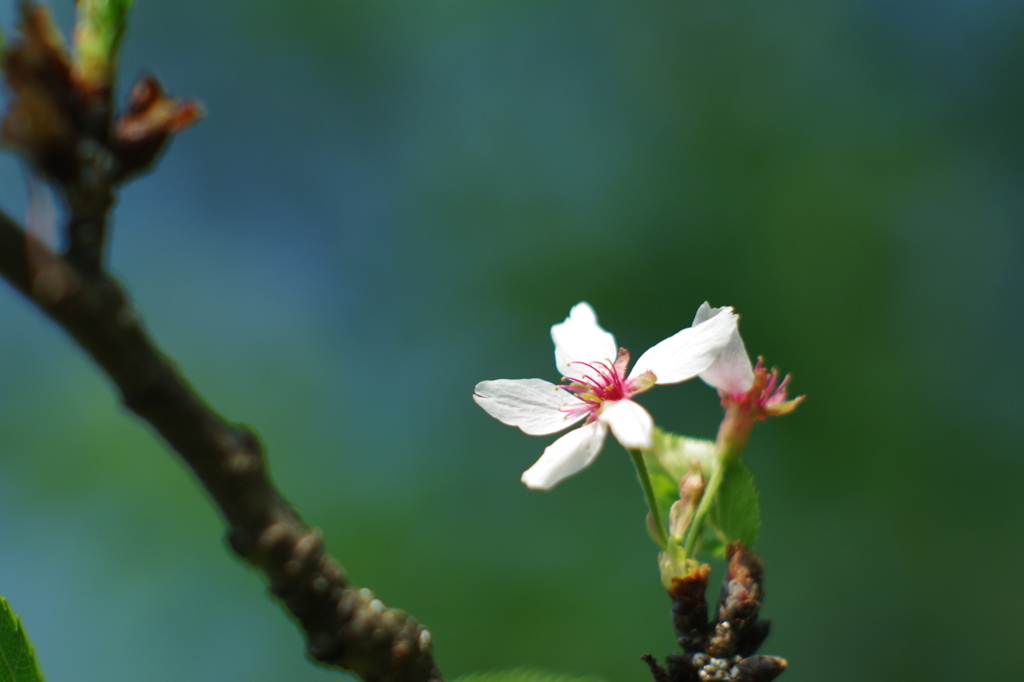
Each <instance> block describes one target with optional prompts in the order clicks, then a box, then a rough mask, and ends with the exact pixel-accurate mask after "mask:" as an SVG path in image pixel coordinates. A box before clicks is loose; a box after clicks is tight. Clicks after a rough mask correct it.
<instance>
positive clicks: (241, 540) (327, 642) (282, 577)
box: [0, 212, 441, 682]
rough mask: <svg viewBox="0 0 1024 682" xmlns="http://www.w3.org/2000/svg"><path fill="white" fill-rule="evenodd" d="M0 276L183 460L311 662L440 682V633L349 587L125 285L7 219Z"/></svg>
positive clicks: (401, 681) (315, 533) (246, 437)
mask: <svg viewBox="0 0 1024 682" xmlns="http://www.w3.org/2000/svg"><path fill="white" fill-rule="evenodd" d="M0 274H2V275H3V277H4V278H5V279H6V280H7V281H8V282H10V283H11V284H12V285H13V286H14V287H15V288H16V289H17V290H18V291H20V292H21V293H22V294H23V295H24V296H25V297H26V298H27V299H28V300H29V301H30V302H32V303H34V304H35V305H36V306H37V307H38V308H39V309H40V310H42V311H43V312H44V313H45V314H46V315H48V316H49V317H50V318H51V319H53V320H54V321H55V322H56V323H57V324H59V325H60V326H61V327H63V329H64V330H65V331H66V332H67V333H68V334H70V335H71V337H72V338H73V339H74V340H75V341H76V342H77V343H78V344H79V345H80V346H81V347H82V348H83V349H84V350H85V351H86V352H87V353H89V355H91V356H92V358H93V360H95V361H96V363H97V364H98V365H99V366H100V367H101V368H102V369H103V371H104V372H106V373H107V375H108V376H109V377H110V379H111V381H113V383H114V385H116V386H117V388H118V390H119V391H120V392H121V396H122V399H123V400H124V404H125V405H126V406H127V407H128V409H130V410H131V411H132V412H135V413H136V414H137V415H138V416H139V417H141V418H142V419H143V420H145V421H146V422H148V423H149V424H151V425H152V426H153V428H154V429H156V431H157V432H158V433H159V434H160V435H161V436H162V437H163V438H164V440H166V441H167V443H168V444H169V445H170V446H171V447H172V448H173V449H174V450H175V451H177V452H178V454H179V455H181V457H182V458H183V459H184V460H185V462H186V463H187V464H188V466H189V467H190V468H191V469H192V471H193V472H195V475H196V476H197V477H198V478H199V480H200V481H201V482H202V484H203V486H204V487H205V488H206V490H207V491H208V492H209V494H210V496H211V497H212V498H213V501H214V502H215V503H216V505H217V506H218V508H219V509H220V510H221V512H222V513H223V515H224V518H225V520H226V521H227V524H228V527H229V530H228V540H229V542H230V545H231V547H232V548H233V549H234V551H236V552H237V553H238V554H239V556H241V557H242V558H244V559H245V560H246V561H248V562H249V563H251V564H252V565H253V566H255V567H257V568H258V569H260V570H261V571H262V572H263V573H264V575H266V577H267V580H268V582H269V589H270V592H271V593H272V594H274V595H275V596H276V597H277V598H278V599H280V600H281V602H282V604H283V606H284V607H285V608H286V609H287V610H288V611H289V612H291V614H292V615H293V616H294V617H295V619H296V620H297V621H298V623H299V624H300V625H301V627H302V629H303V630H304V631H305V634H306V637H307V641H308V650H309V655H310V656H311V657H313V658H314V659H316V660H318V661H320V662H323V663H325V664H328V665H333V666H338V667H340V668H345V669H347V670H349V671H351V672H354V673H356V674H357V675H359V676H360V677H362V678H363V679H364V680H366V681H367V682H378V681H380V682H427V681H428V680H429V681H438V682H439V681H440V680H441V674H440V672H439V671H438V669H437V666H436V665H435V664H434V661H433V658H432V656H431V634H430V632H429V631H428V630H426V629H425V628H424V627H423V626H422V625H420V624H418V623H417V622H416V620H414V619H413V618H412V617H411V616H409V615H407V614H406V613H404V612H402V611H399V610H397V609H391V608H387V607H385V606H384V605H383V604H382V603H381V601H380V600H379V599H377V598H375V597H374V595H373V594H372V593H371V592H370V591H369V590H367V589H365V588H364V589H359V588H358V587H357V586H355V585H353V584H352V583H350V582H349V581H348V579H347V578H346V576H345V574H344V572H343V570H342V568H341V566H340V565H339V564H338V562H337V561H336V560H335V559H334V558H333V557H332V556H331V555H330V554H328V553H327V551H326V550H325V548H324V543H323V540H322V538H321V535H320V532H319V530H318V529H311V528H309V527H308V526H306V525H305V524H304V523H303V521H302V519H301V518H299V516H298V514H297V513H296V512H295V510H294V509H293V508H292V507H291V506H290V505H289V504H288V503H287V502H286V501H285V500H284V498H282V497H281V495H280V493H278V491H277V489H276V488H275V487H274V485H273V483H272V482H271V481H270V479H269V478H268V475H267V471H266V467H265V463H264V453H263V447H262V445H261V444H260V442H259V440H258V439H257V437H256V435H255V434H254V433H253V432H252V431H250V430H249V429H248V428H246V427H243V426H239V425H235V424H230V423H228V422H226V421H225V420H224V419H223V418H222V417H221V416H220V415H218V414H217V413H216V412H215V411H214V410H213V409H211V408H210V406H209V405H207V404H206V403H205V402H204V401H203V399H202V398H201V397H200V396H199V395H198V394H197V393H196V392H195V390H194V389H193V388H192V387H191V386H190V385H189V384H188V382H187V381H186V380H185V379H184V377H183V376H182V375H181V373H180V372H179V371H178V369H177V368H176V367H175V366H174V364H173V362H172V361H171V360H170V359H169V358H168V357H167V356H165V355H164V354H163V353H162V352H160V350H159V349H158V348H157V347H156V345H155V344H154V343H153V341H152V340H151V339H150V338H149V336H148V335H147V333H146V331H145V329H144V328H143V326H142V324H141V322H140V320H139V317H138V315H137V313H136V311H135V309H134V308H133V307H132V304H131V302H130V301H129V300H128V298H127V296H126V294H125V291H124V289H123V288H122V287H121V285H120V284H119V283H118V282H117V280H115V279H114V278H113V277H111V276H110V275H108V274H107V273H105V272H103V271H102V270H100V271H96V270H93V269H92V268H82V267H78V266H76V265H74V264H73V263H72V262H71V261H69V260H68V259H65V258H63V257H61V256H59V255H58V254H56V253H54V252H53V251H51V250H50V249H49V248H48V247H47V246H45V245H44V244H42V243H41V242H39V241H38V240H37V239H35V238H34V237H33V236H32V235H29V234H27V233H26V232H25V231H24V230H23V229H22V228H21V227H20V226H19V225H17V224H16V223H15V222H14V221H13V220H12V219H11V218H10V217H8V216H7V215H5V214H4V213H3V212H0Z"/></svg>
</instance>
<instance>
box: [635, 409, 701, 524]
mask: <svg viewBox="0 0 1024 682" xmlns="http://www.w3.org/2000/svg"><path fill="white" fill-rule="evenodd" d="M651 440H652V444H651V449H650V450H646V451H644V464H646V465H647V472H648V474H649V475H650V477H651V486H652V487H653V488H654V496H655V498H657V500H658V510H659V511H661V513H662V514H663V515H664V516H665V518H668V511H669V508H671V507H672V503H674V502H675V501H676V500H678V499H679V481H680V480H681V479H682V478H683V476H685V475H686V472H688V471H689V470H690V464H691V462H698V463H700V466H701V469H702V470H703V472H704V476H705V478H710V477H711V467H713V466H714V461H715V444H714V442H713V441H710V440H699V439H697V438H687V437H686V436H680V435H678V434H675V433H669V432H667V431H662V430H661V429H657V428H656V429H654V432H653V433H652V435H651Z"/></svg>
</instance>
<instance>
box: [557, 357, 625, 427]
mask: <svg viewBox="0 0 1024 682" xmlns="http://www.w3.org/2000/svg"><path fill="white" fill-rule="evenodd" d="M623 352H624V351H620V357H622V355H621V354H622V353H623ZM626 357H627V358H628V357H629V356H628V354H627V355H626ZM570 364H573V365H580V366H582V367H585V368H587V369H588V370H590V372H587V373H585V374H584V375H583V376H582V377H562V381H564V382H565V385H563V386H562V389H564V390H566V391H569V392H570V393H573V394H575V395H576V397H577V398H578V399H579V400H581V401H583V404H582V405H575V406H573V407H567V408H564V412H565V413H566V414H569V415H576V414H580V413H583V412H589V413H590V417H589V419H588V421H591V422H592V421H594V420H596V419H597V413H598V411H599V410H600V409H601V405H602V403H604V402H606V401H614V400H625V399H628V398H630V397H632V396H633V395H634V394H635V393H636V391H635V390H634V387H633V386H632V382H630V381H627V380H626V377H625V374H624V372H625V370H626V363H618V362H616V363H614V364H609V363H608V362H606V361H604V360H598V361H595V362H593V363H590V362H581V361H574V362H572V363H570ZM620 364H621V365H622V366H621V367H620Z"/></svg>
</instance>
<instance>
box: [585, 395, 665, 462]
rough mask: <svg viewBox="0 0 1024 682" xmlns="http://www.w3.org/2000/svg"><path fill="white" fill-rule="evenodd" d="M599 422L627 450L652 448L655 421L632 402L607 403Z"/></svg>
mask: <svg viewBox="0 0 1024 682" xmlns="http://www.w3.org/2000/svg"><path fill="white" fill-rule="evenodd" d="M598 420H599V421H602V422H604V423H605V424H607V425H608V427H609V428H610V429H611V430H612V433H614V434H615V438H616V439H617V440H618V441H619V442H620V443H622V447H624V448H626V449H627V450H647V449H648V448H650V447H651V431H652V430H653V429H654V419H653V418H651V415H650V413H649V412H648V411H647V410H645V409H644V408H642V407H640V406H639V405H638V404H636V403H634V402H633V401H632V400H616V401H615V402H614V403H607V404H606V405H605V406H604V409H602V410H601V415H600V416H599V417H598Z"/></svg>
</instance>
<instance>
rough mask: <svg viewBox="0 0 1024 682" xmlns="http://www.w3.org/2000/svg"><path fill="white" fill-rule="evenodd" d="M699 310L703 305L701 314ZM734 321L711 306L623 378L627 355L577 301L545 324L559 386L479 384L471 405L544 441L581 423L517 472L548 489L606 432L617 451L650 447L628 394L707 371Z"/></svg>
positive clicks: (647, 429) (588, 455)
mask: <svg viewBox="0 0 1024 682" xmlns="http://www.w3.org/2000/svg"><path fill="white" fill-rule="evenodd" d="M706 307H707V304H706V303H705V304H704V306H702V307H701V310H704V308H706ZM709 310H710V309H709ZM697 314H698V317H699V316H700V315H701V312H700V311H698V313H697ZM736 321H737V318H736V315H735V313H733V312H732V308H718V309H716V310H715V311H714V313H713V314H711V315H709V316H708V317H707V319H706V320H702V321H700V323H698V322H697V321H695V322H694V325H693V326H692V327H688V328H686V329H683V330H682V331H680V332H678V333H677V334H674V335H672V336H670V337H668V338H667V339H665V340H664V341H662V342H661V343H659V344H657V345H655V346H653V347H652V348H650V349H649V350H648V351H647V352H646V353H644V354H643V355H641V356H640V359H639V360H637V361H636V364H635V365H634V366H633V370H632V371H631V372H630V373H629V374H628V375H627V374H626V368H627V367H628V365H629V353H628V352H627V351H626V349H624V348H617V346H616V345H615V337H614V336H612V335H611V334H609V333H608V332H606V331H605V330H604V329H602V328H601V326H600V325H599V324H598V323H597V315H596V314H595V313H594V309H593V308H591V307H590V305H589V304H587V303H578V304H576V305H575V306H573V308H572V310H570V311H569V317H567V318H566V319H565V321H564V322H561V323H559V324H556V325H554V326H553V327H551V339H552V340H553V341H554V342H555V365H556V366H557V367H558V371H559V372H561V374H562V380H563V381H565V382H566V383H565V384H563V385H562V386H556V385H555V384H552V383H549V382H547V381H544V380H543V379H516V380H512V379H498V380H497V381H481V382H480V383H479V384H477V385H476V389H475V391H474V393H473V400H475V401H476V404H477V405H479V406H480V407H482V408H484V410H486V411H487V413H488V414H489V415H491V416H492V417H494V418H495V419H497V420H498V421H500V422H502V423H503V424H508V425H509V426H517V427H519V429H520V430H521V431H523V433H526V434H529V435H531V436H546V435H549V434H552V433H556V432H558V431H561V430H562V429H565V428H567V427H569V426H571V425H573V424H575V423H577V422H579V421H583V420H586V423H585V425H584V426H582V427H580V428H579V429H576V430H575V431H572V432H570V433H567V434H566V435H564V436H562V437H561V438H559V439H558V440H556V441H555V442H554V443H552V444H551V445H549V446H548V447H547V448H546V449H545V450H544V454H543V455H541V457H540V459H538V460H537V462H536V463H535V464H534V465H533V466H532V467H530V468H529V469H527V470H526V471H525V472H524V473H523V477H522V481H523V483H525V484H526V486H527V487H529V488H535V489H540V490H547V489H549V488H552V487H553V486H554V485H555V484H557V483H558V482H559V481H561V480H562V479H564V478H566V477H568V476H572V475H573V474H575V473H576V472H578V471H580V470H581V469H583V468H585V467H586V466H587V465H589V464H590V463H591V462H592V461H594V458H595V457H597V455H598V453H599V452H601V446H603V445H604V439H605V436H606V435H607V434H608V429H611V431H612V433H613V434H615V438H616V439H618V441H619V442H620V443H621V444H622V446H623V447H624V448H627V449H629V450H644V449H647V448H649V447H651V430H652V429H653V428H654V420H653V419H652V418H651V415H650V414H648V412H647V410H645V409H644V408H642V407H640V405H638V404H637V403H635V402H633V400H632V398H633V396H635V395H637V394H638V393H641V392H643V391H646V390H647V389H648V388H650V387H651V386H653V385H655V384H675V383H679V382H681V381H686V380H687V379H691V378H693V377H695V376H697V375H698V374H700V373H701V372H704V371H705V370H707V369H708V368H709V367H710V366H711V365H712V363H713V362H714V361H715V358H716V357H717V356H718V354H719V353H720V352H721V351H722V349H723V348H725V346H726V344H728V343H729V341H730V339H732V338H733V336H734V334H735V332H736ZM737 338H738V337H737ZM741 344H742V342H741ZM745 355H746V354H745V353H744V357H745Z"/></svg>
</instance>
